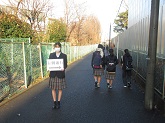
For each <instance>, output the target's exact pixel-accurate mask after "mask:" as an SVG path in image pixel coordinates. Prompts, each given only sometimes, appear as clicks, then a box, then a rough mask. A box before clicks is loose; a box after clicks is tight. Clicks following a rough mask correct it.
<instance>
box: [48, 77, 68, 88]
mask: <svg viewBox="0 0 165 123" xmlns="http://www.w3.org/2000/svg"><path fill="white" fill-rule="evenodd" d="M49 88H51V89H55V90H62V89H64V88H66V81H65V78H62V79H61V78H58V77H55V78H50V79H49Z"/></svg>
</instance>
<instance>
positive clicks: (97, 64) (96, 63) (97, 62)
mask: <svg viewBox="0 0 165 123" xmlns="http://www.w3.org/2000/svg"><path fill="white" fill-rule="evenodd" d="M93 55H94V58H93V68H95V69H100V65H101V64H102V59H101V55H100V51H95V52H94V54H93Z"/></svg>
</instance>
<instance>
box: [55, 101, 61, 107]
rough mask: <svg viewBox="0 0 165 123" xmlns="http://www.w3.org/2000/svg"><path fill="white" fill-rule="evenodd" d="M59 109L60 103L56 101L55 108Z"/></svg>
mask: <svg viewBox="0 0 165 123" xmlns="http://www.w3.org/2000/svg"><path fill="white" fill-rule="evenodd" d="M60 107H61V106H60V101H58V103H57V106H56V108H57V109H59V108H60Z"/></svg>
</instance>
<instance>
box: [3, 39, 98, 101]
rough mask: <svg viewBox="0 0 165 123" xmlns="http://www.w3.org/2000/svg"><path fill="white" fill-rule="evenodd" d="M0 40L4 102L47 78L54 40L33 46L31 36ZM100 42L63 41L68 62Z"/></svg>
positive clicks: (79, 56) (63, 48) (84, 53)
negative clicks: (5, 99)
mask: <svg viewBox="0 0 165 123" xmlns="http://www.w3.org/2000/svg"><path fill="white" fill-rule="evenodd" d="M17 41H18V39H17V40H16V39H0V101H2V100H3V99H4V98H6V97H8V98H10V97H11V96H12V95H13V94H16V93H19V92H21V91H23V90H25V89H26V88H28V87H29V86H30V85H32V84H35V82H36V81H35V80H37V79H38V78H43V77H47V76H48V74H49V72H48V71H47V69H46V65H47V63H46V61H47V59H48V58H49V54H50V53H51V52H53V45H54V44H53V43H40V44H38V45H32V44H30V43H29V42H30V41H29V39H19V42H17ZM95 48H96V45H89V46H71V45H70V44H69V43H66V42H63V43H62V52H64V53H65V54H67V59H68V63H71V62H73V61H75V60H77V59H79V58H81V57H82V56H84V55H86V54H88V53H90V52H91V51H93V50H94V49H95Z"/></svg>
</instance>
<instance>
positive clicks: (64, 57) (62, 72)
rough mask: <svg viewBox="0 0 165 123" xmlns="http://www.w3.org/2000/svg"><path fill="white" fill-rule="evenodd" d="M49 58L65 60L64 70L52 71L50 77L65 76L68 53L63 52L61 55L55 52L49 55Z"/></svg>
mask: <svg viewBox="0 0 165 123" xmlns="http://www.w3.org/2000/svg"><path fill="white" fill-rule="evenodd" d="M49 59H63V60H64V71H50V74H49V77H50V78H55V77H58V78H65V69H66V68H67V55H66V54H64V53H61V54H60V56H59V57H57V56H56V53H55V52H53V53H51V54H50V55H49Z"/></svg>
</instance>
